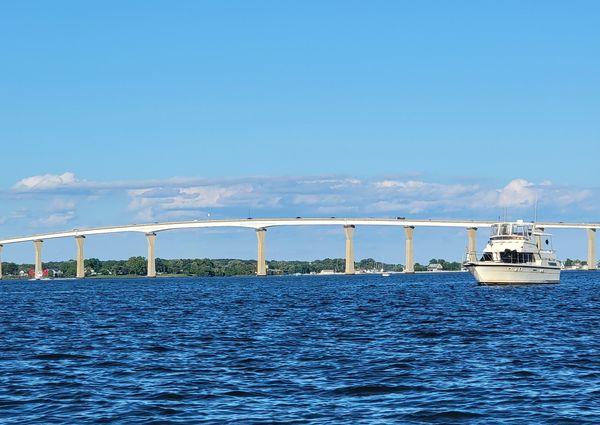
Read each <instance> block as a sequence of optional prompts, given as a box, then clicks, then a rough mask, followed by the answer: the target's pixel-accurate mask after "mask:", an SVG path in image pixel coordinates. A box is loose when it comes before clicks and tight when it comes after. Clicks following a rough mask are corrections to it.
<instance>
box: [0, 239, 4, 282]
mask: <svg viewBox="0 0 600 425" xmlns="http://www.w3.org/2000/svg"><path fill="white" fill-rule="evenodd" d="M2 248H4V245H0V279H2Z"/></svg>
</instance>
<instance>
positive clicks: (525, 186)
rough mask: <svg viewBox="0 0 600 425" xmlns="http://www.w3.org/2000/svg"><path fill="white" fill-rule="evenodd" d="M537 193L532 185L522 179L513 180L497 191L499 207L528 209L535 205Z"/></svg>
mask: <svg viewBox="0 0 600 425" xmlns="http://www.w3.org/2000/svg"><path fill="white" fill-rule="evenodd" d="M537 196H538V195H537V192H536V190H535V189H534V184H533V183H530V182H528V181H527V180H524V179H515V180H513V181H511V182H510V183H508V184H507V185H506V186H504V188H502V189H501V190H500V191H499V195H498V203H497V204H498V206H499V207H529V206H532V205H534V204H535V201H536V199H537Z"/></svg>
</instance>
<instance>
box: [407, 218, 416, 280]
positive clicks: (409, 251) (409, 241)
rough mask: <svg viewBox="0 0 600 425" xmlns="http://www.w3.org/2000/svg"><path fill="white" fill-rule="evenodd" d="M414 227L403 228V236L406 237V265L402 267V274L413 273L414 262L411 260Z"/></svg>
mask: <svg viewBox="0 0 600 425" xmlns="http://www.w3.org/2000/svg"><path fill="white" fill-rule="evenodd" d="M414 230H415V227H414V226H406V227H404V235H405V236H406V242H405V244H406V261H405V262H406V264H405V265H404V273H414V272H415V262H414V258H413V233H414Z"/></svg>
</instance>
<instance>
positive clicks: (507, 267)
mask: <svg viewBox="0 0 600 425" xmlns="http://www.w3.org/2000/svg"><path fill="white" fill-rule="evenodd" d="M466 267H467V270H469V272H471V274H472V275H473V276H474V277H475V279H477V282H479V283H481V284H504V285H506V284H509V285H510V284H512V285H519V284H527V283H558V282H559V281H560V268H558V267H539V266H532V265H524V264H490V263H485V262H474V263H470V264H467V265H466Z"/></svg>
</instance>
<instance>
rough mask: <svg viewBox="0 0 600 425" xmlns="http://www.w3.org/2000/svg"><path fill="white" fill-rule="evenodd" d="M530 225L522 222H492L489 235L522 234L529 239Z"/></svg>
mask: <svg viewBox="0 0 600 425" xmlns="http://www.w3.org/2000/svg"><path fill="white" fill-rule="evenodd" d="M531 232H532V230H531V226H527V225H523V224H510V223H503V224H494V225H492V227H491V232H490V234H491V236H522V237H524V238H527V239H529V237H530V236H531Z"/></svg>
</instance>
